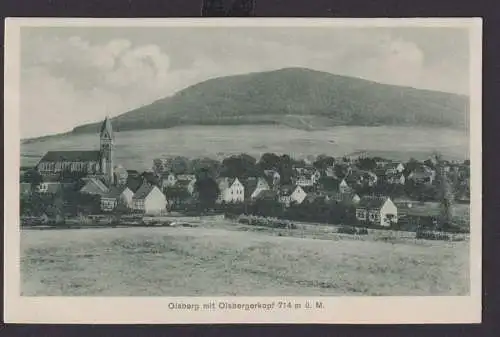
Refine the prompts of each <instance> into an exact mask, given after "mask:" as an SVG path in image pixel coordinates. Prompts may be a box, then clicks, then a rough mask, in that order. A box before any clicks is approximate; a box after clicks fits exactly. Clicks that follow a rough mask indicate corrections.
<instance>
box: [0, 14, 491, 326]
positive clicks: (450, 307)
mask: <svg viewBox="0 0 500 337" xmlns="http://www.w3.org/2000/svg"><path fill="white" fill-rule="evenodd" d="M5 41H6V48H5V140H4V141H5V164H4V165H5V166H4V172H5V190H4V196H5V219H4V220H5V221H4V231H5V242H4V244H5V267H4V271H5V320H6V321H7V322H19V323H21V322H22V323H34V322H36V323H38V322H39V323H349V324H351V323H472V322H480V321H481V227H482V218H481V184H482V182H481V160H482V158H481V111H482V110H481V60H482V55H481V46H482V22H481V19H475V18H468V19H451V18H442V19H436V18H434V19H424V18H422V19H409V18H407V19H60V18H59V19H54V18H52V19H49V18H38V19H33V18H31V19H28V18H9V19H7V21H6V36H5Z"/></svg>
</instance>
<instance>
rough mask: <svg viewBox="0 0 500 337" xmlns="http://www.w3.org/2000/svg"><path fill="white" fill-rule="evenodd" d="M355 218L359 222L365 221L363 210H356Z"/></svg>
mask: <svg viewBox="0 0 500 337" xmlns="http://www.w3.org/2000/svg"><path fill="white" fill-rule="evenodd" d="M356 217H357V218H358V219H360V220H365V219H366V211H365V210H364V209H358V210H356Z"/></svg>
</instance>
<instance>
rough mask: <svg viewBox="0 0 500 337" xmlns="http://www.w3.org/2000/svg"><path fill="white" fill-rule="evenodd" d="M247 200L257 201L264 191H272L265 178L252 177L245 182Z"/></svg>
mask: <svg viewBox="0 0 500 337" xmlns="http://www.w3.org/2000/svg"><path fill="white" fill-rule="evenodd" d="M243 185H244V187H245V199H250V200H255V199H256V198H257V196H258V195H259V194H260V192H262V191H267V190H270V189H271V188H270V187H269V184H268V183H267V181H266V180H265V179H264V178H261V177H259V178H257V177H251V178H248V179H246V181H245V182H244V184H243Z"/></svg>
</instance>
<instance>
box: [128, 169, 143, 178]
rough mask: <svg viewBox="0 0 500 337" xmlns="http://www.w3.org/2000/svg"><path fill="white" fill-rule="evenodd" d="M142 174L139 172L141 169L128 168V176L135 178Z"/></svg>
mask: <svg viewBox="0 0 500 337" xmlns="http://www.w3.org/2000/svg"><path fill="white" fill-rule="evenodd" d="M140 175H141V174H140V173H139V171H136V170H127V176H128V177H133V178H137V177H139V176H140Z"/></svg>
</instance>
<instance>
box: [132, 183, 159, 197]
mask: <svg viewBox="0 0 500 337" xmlns="http://www.w3.org/2000/svg"><path fill="white" fill-rule="evenodd" d="M154 187H155V186H154V185H152V184H148V183H143V184H142V185H141V187H139V189H138V190H137V191H136V192H135V194H134V196H133V198H132V199H136V200H137V199H139V200H140V199H145V198H146V197H147V196H148V195H149V193H151V191H152V190H153V188H154Z"/></svg>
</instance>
